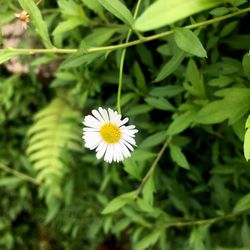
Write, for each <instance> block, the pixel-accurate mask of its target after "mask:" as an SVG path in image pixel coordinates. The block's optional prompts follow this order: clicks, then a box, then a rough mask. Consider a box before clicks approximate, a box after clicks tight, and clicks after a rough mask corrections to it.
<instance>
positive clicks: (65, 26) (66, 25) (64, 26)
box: [52, 18, 82, 36]
mask: <svg viewBox="0 0 250 250" xmlns="http://www.w3.org/2000/svg"><path fill="white" fill-rule="evenodd" d="M79 25H82V21H81V20H79V19H77V18H72V19H69V20H67V21H63V22H61V23H59V24H58V25H57V26H56V28H55V29H54V30H53V33H52V34H53V35H54V36H57V35H61V34H63V33H66V32H68V31H70V30H72V29H74V28H76V27H77V26H79Z"/></svg>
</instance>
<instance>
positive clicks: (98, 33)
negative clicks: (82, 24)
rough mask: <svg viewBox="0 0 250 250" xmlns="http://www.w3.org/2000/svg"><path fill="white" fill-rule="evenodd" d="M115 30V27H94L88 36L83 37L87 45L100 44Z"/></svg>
mask: <svg viewBox="0 0 250 250" xmlns="http://www.w3.org/2000/svg"><path fill="white" fill-rule="evenodd" d="M116 31H117V28H96V29H94V30H93V32H92V33H90V34H89V35H88V36H86V37H84V42H85V44H86V46H87V47H89V46H101V45H103V44H104V43H105V42H107V41H108V40H109V39H110V38H111V37H112V36H113V35H114V33H115V32H116Z"/></svg>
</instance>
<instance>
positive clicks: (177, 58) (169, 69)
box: [155, 51, 185, 82]
mask: <svg viewBox="0 0 250 250" xmlns="http://www.w3.org/2000/svg"><path fill="white" fill-rule="evenodd" d="M184 58H185V53H184V52H183V51H178V53H176V55H173V57H172V58H171V59H170V60H169V61H168V62H167V63H166V64H164V66H163V67H162V68H161V70H160V72H159V73H158V75H157V77H156V79H155V82H160V81H162V80H163V79H165V78H166V77H168V76H169V75H171V74H172V73H173V72H174V71H175V70H176V69H177V68H178V67H179V66H180V64H181V62H182V61H183V59H184Z"/></svg>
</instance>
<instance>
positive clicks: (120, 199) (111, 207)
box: [102, 191, 136, 214]
mask: <svg viewBox="0 0 250 250" xmlns="http://www.w3.org/2000/svg"><path fill="white" fill-rule="evenodd" d="M135 194H136V191H132V192H128V193H125V194H122V195H119V196H117V197H116V198H114V199H113V200H112V201H110V202H109V203H108V204H107V205H106V207H105V208H104V209H103V210H102V214H109V213H113V212H115V211H117V210H118V209H120V208H121V207H123V206H125V205H126V204H127V203H129V202H131V201H133V200H134V198H135Z"/></svg>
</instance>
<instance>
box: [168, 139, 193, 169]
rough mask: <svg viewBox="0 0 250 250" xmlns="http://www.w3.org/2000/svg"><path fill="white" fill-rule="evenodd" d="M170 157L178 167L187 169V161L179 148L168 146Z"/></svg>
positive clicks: (172, 145)
mask: <svg viewBox="0 0 250 250" xmlns="http://www.w3.org/2000/svg"><path fill="white" fill-rule="evenodd" d="M170 156H171V158H172V160H173V161H174V162H176V163H177V165H178V166H180V167H182V168H185V169H189V164H188V161H187V159H186V157H185V155H184V154H183V153H182V151H181V148H180V147H179V146H177V145H174V144H170Z"/></svg>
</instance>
